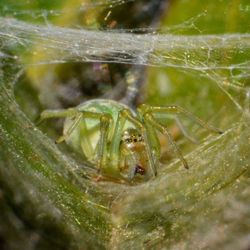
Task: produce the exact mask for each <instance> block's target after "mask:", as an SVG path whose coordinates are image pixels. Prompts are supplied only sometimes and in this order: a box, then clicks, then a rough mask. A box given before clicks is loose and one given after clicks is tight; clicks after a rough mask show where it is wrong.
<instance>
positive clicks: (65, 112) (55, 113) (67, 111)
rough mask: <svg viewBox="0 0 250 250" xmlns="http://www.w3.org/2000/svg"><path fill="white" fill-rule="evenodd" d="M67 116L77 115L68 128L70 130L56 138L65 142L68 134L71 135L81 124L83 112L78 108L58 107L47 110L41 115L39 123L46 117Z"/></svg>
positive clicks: (59, 141) (58, 141)
mask: <svg viewBox="0 0 250 250" xmlns="http://www.w3.org/2000/svg"><path fill="white" fill-rule="evenodd" d="M67 117H75V118H74V121H73V122H72V124H71V126H70V127H69V128H68V130H67V131H66V132H65V133H64V135H62V136H61V137H59V138H58V139H57V140H56V143H61V142H63V141H64V140H65V139H66V138H67V137H68V136H70V135H71V133H72V132H73V131H74V129H75V128H76V127H77V126H78V125H79V123H80V121H81V118H82V114H81V113H79V112H78V111H77V109H74V108H69V109H56V110H45V111H43V112H42V113H41V115H40V120H39V121H38V124H40V123H41V122H42V121H44V120H45V119H50V118H67Z"/></svg>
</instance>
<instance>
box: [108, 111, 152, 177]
mask: <svg viewBox="0 0 250 250" xmlns="http://www.w3.org/2000/svg"><path fill="white" fill-rule="evenodd" d="M126 121H129V122H130V123H132V124H133V125H134V126H135V127H136V129H138V131H140V132H141V133H142V135H143V138H144V140H145V148H146V155H147V158H148V162H149V167H150V169H151V170H152V172H153V173H154V175H156V174H157V171H156V167H155V162H154V157H153V155H152V152H151V148H150V144H149V139H148V135H147V132H146V128H145V127H144V126H143V125H142V123H141V121H140V120H139V119H137V118H135V117H134V116H133V114H132V113H131V111H130V110H129V109H123V110H122V111H120V112H119V114H118V119H117V122H116V125H115V130H114V134H113V139H112V144H111V151H110V154H111V159H112V162H113V164H114V165H115V166H119V160H120V141H121V136H122V133H123V130H124V126H125V123H126Z"/></svg>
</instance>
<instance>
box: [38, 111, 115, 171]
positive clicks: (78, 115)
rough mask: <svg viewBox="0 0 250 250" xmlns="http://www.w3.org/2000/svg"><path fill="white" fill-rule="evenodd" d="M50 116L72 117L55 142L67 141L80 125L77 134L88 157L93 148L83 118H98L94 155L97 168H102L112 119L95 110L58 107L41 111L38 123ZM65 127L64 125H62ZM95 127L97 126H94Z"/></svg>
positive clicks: (104, 162) (92, 152) (105, 161)
mask: <svg viewBox="0 0 250 250" xmlns="http://www.w3.org/2000/svg"><path fill="white" fill-rule="evenodd" d="M50 118H72V121H69V123H68V126H67V127H66V129H64V133H63V135H62V136H60V137H59V138H58V139H57V140H56V143H61V142H63V141H65V140H66V141H67V139H68V138H70V136H71V134H72V133H73V132H74V131H75V130H77V128H78V127H79V126H80V125H81V129H80V132H79V134H78V136H82V135H83V138H82V139H81V141H82V143H81V146H82V147H84V151H85V152H88V154H87V156H86V157H87V158H88V159H90V157H91V156H93V155H94V149H93V147H92V145H91V143H90V140H89V134H90V133H91V132H90V131H88V129H87V127H86V123H85V119H93V120H99V122H100V139H99V142H98V144H97V151H96V153H97V155H96V163H97V167H98V169H102V168H104V167H105V165H106V163H107V160H106V159H107V144H108V133H109V126H110V123H111V121H112V118H111V116H110V115H109V114H103V113H97V112H89V111H84V110H83V111H82V110H78V109H77V108H69V109H60V110H45V111H43V112H42V113H41V116H40V120H39V123H41V122H42V121H43V120H45V119H50ZM64 127H65V125H64ZM96 129H97V128H96Z"/></svg>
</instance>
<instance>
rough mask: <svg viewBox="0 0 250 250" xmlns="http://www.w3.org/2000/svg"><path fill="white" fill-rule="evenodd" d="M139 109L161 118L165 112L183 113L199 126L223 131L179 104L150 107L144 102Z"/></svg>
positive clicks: (214, 130) (220, 132) (218, 131)
mask: <svg viewBox="0 0 250 250" xmlns="http://www.w3.org/2000/svg"><path fill="white" fill-rule="evenodd" d="M140 109H141V110H143V113H144V114H146V113H150V114H152V115H153V116H154V117H155V118H157V117H161V118H162V117H164V115H166V114H174V115H180V114H183V115H185V116H187V117H188V118H189V119H191V120H193V121H194V122H195V123H197V124H198V125H199V126H201V127H203V128H205V129H207V130H211V131H213V132H216V133H219V134H222V133H223V132H222V131H221V130H219V129H218V128H216V127H214V126H212V125H210V124H208V123H207V122H204V121H203V120H201V119H200V118H198V117H197V116H195V115H194V114H193V113H191V112H189V111H188V110H186V109H184V108H182V107H180V106H176V105H172V106H168V107H151V106H148V105H145V104H144V105H142V106H141V107H140Z"/></svg>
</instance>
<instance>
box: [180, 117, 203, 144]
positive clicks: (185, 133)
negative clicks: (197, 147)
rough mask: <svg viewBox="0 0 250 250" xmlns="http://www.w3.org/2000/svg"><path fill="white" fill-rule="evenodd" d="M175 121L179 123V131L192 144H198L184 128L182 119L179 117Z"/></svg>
mask: <svg viewBox="0 0 250 250" xmlns="http://www.w3.org/2000/svg"><path fill="white" fill-rule="evenodd" d="M175 121H176V123H177V126H178V127H179V129H180V130H181V132H182V134H183V135H184V136H185V137H186V138H187V139H188V140H189V141H191V142H192V143H194V144H198V143H199V142H198V140H197V139H196V138H193V137H192V136H190V135H189V134H188V132H187V130H186V128H185V127H184V126H183V124H182V122H181V121H180V119H179V118H178V117H176V118H175Z"/></svg>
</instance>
